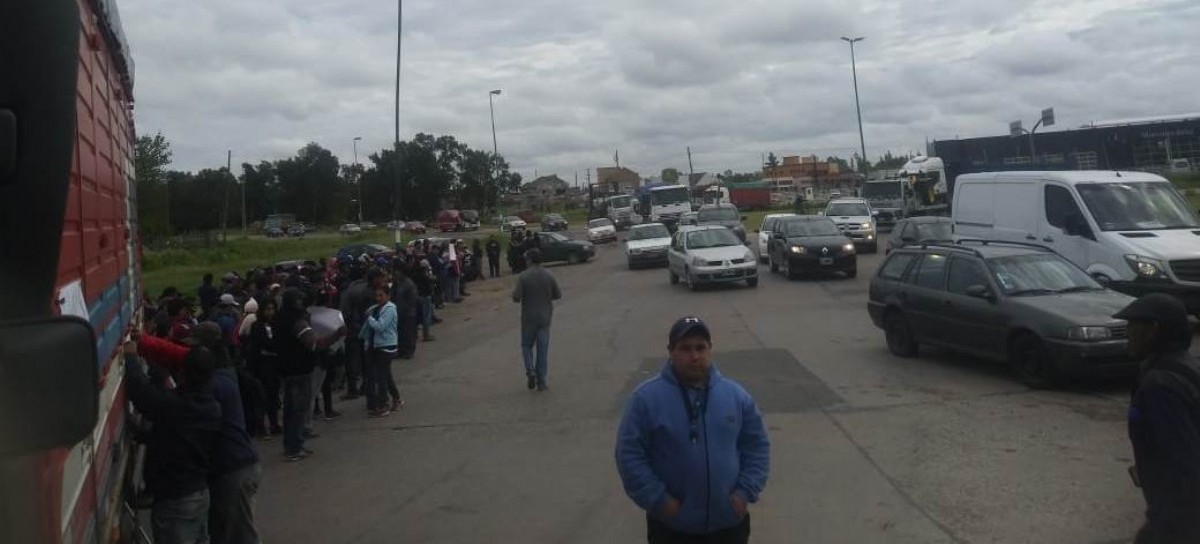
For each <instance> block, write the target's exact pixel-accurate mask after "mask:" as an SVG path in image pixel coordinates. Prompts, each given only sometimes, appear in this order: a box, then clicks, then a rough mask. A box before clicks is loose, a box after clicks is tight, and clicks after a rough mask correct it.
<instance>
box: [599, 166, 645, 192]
mask: <svg viewBox="0 0 1200 544" xmlns="http://www.w3.org/2000/svg"><path fill="white" fill-rule="evenodd" d="M641 186H642V177H641V176H639V175H638V173H637V172H634V171H633V170H630V169H628V168H625V167H624V166H621V167H615V166H601V167H599V168H597V169H596V190H597V191H598V192H600V193H607V194H616V193H626V194H631V193H633V192H634V191H637V190H638V188H639V187H641Z"/></svg>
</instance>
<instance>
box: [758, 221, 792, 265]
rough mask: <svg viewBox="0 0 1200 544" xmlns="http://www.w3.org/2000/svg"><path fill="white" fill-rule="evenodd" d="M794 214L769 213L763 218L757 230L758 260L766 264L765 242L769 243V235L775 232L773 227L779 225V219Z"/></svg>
mask: <svg viewBox="0 0 1200 544" xmlns="http://www.w3.org/2000/svg"><path fill="white" fill-rule="evenodd" d="M795 215H796V214H794V213H769V214H767V215H766V216H764V217H763V221H762V225H760V226H759V227H758V230H756V231H754V232H757V233H758V260H759V261H760V262H764V263H765V262H767V242H770V241H771V233H772V232H774V231H775V225H776V224H777V223H779V218H781V217H794V216H795Z"/></svg>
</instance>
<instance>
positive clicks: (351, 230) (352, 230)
mask: <svg viewBox="0 0 1200 544" xmlns="http://www.w3.org/2000/svg"><path fill="white" fill-rule="evenodd" d="M338 232H340V233H341V234H342V236H353V235H355V234H359V233H361V232H362V227H359V226H358V225H355V224H354V223H346V224H345V225H342V226H341V227H339V228H338Z"/></svg>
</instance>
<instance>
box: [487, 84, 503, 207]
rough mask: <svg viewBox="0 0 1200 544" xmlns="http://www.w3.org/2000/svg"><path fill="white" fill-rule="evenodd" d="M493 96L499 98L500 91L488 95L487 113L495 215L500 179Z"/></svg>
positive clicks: (498, 198) (498, 205) (498, 201)
mask: <svg viewBox="0 0 1200 544" xmlns="http://www.w3.org/2000/svg"><path fill="white" fill-rule="evenodd" d="M493 96H500V89H493V90H492V91H491V92H489V93H488V112H490V113H491V115H492V182H493V183H495V184H496V214H497V215H499V213H500V199H501V195H500V178H499V176H498V170H499V168H500V147H499V146H497V145H496V105H495V103H494V101H493V100H492V97H493Z"/></svg>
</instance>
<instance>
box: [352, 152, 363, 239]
mask: <svg viewBox="0 0 1200 544" xmlns="http://www.w3.org/2000/svg"><path fill="white" fill-rule="evenodd" d="M361 139H362V136H355V137H354V140H352V145H353V146H354V184H355V185H357V186H358V222H359V223H360V224H361V223H362V222H363V191H362V175H360V174H359V173H358V141H359V140H361Z"/></svg>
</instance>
